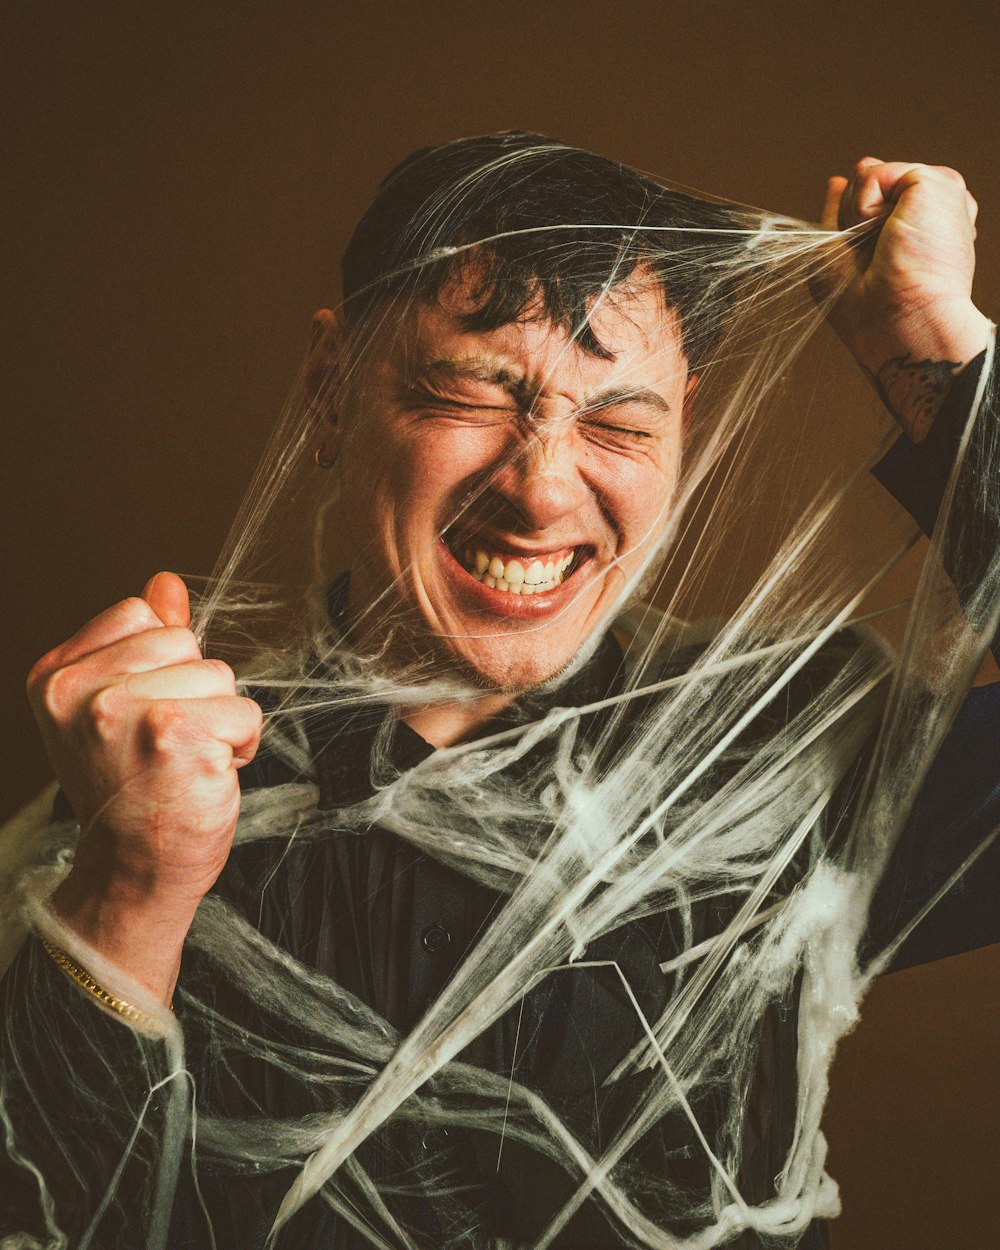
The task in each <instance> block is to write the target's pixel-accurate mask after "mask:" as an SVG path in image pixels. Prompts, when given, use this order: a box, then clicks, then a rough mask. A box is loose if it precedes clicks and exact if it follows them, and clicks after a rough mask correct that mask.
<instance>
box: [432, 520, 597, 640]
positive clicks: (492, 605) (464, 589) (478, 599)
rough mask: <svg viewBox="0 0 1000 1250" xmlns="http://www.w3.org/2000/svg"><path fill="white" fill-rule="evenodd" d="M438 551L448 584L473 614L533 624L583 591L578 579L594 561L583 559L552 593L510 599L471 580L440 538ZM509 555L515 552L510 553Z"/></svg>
mask: <svg viewBox="0 0 1000 1250" xmlns="http://www.w3.org/2000/svg"><path fill="white" fill-rule="evenodd" d="M508 550H509V548H508ZM438 551H439V555H440V557H441V564H442V566H443V568H444V571H445V575H446V577H447V579H448V581H449V582H450V583H451V584H452V586H453V587H454V588H455V591H456V593H457V594H458V595H460V596H461V598H462V599H464V600H465V601H466V602H467V603H468V604H469V605H470V607H471V608H472V610H473V611H478V612H483V613H485V612H488V613H489V614H490V615H491V616H502V617H504V618H506V619H507V620H521V621H537V620H540V619H542V618H544V617H547V616H553V615H554V614H555V613H557V612H559V611H560V610H561V609H562V608H564V607H565V606H566V604H567V603H569V601H570V600H571V599H574V598H575V597H576V596H577V594H578V593H579V591H580V590H581V589H582V588H583V586H584V582H585V580H586V579H583V580H580V579H581V577H582V574H583V573H584V570H585V569H586V568H587V565H589V564H590V563H591V561H592V560H593V558H594V557H593V554H592V553H588V554H587V555H585V556H583V558H582V559H581V561H580V563H579V564H578V565H577V566H576V568H575V569H574V571H573V574H572V576H571V577H568V578H567V579H566V581H564V582H561V583H560V584H559V585H558V586H555V587H553V589H552V590H547V591H545V592H544V594H540V595H513V594H511V593H510V592H509V591H503V590H491V589H490V587H489V586H486V585H484V584H483V583H482V582H480V581H478V580H477V579H476V578H475V577H473V576H472V574H471V573H469V572H467V571H466V569H465V568H464V567H463V566H462V565H461V563H460V562H459V561H458V560H457V559H456V558H455V556H454V555H453V554H452V552H451V548H450V547H449V546H448V544H447V543H446V542H445V540H444V539H443V538H441V539H439V540H438ZM511 554H515V552H513V551H512V552H511ZM532 554H536V553H534V552H533V553H532Z"/></svg>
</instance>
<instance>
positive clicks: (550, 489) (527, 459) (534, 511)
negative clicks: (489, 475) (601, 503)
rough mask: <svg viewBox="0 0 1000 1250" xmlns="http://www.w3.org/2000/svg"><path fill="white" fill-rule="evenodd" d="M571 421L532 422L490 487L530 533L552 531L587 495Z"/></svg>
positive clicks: (577, 508)
mask: <svg viewBox="0 0 1000 1250" xmlns="http://www.w3.org/2000/svg"><path fill="white" fill-rule="evenodd" d="M573 443H574V439H573V437H572V422H565V423H560V424H559V425H558V426H556V425H555V424H554V423H553V426H551V427H548V428H540V427H539V426H534V427H533V428H531V429H530V430H528V431H526V432H525V433H524V434H523V436H522V437H521V438H519V439H518V441H517V443H516V444H515V445H514V446H512V447H510V448H509V450H508V454H507V455H506V457H505V462H504V464H503V466H502V467H501V469H500V471H499V472H498V473H497V475H496V477H495V478H494V480H493V487H494V490H496V491H497V492H498V493H499V494H500V495H502V496H503V498H504V499H505V501H506V502H507V504H508V505H509V506H510V507H511V508H512V509H513V511H514V512H515V513H516V514H517V516H518V517H519V519H520V521H521V524H522V525H523V526H524V528H525V529H526V530H528V531H531V532H533V533H539V532H541V531H542V530H546V529H552V528H553V527H554V526H556V525H557V524H558V523H559V522H560V521H563V520H565V519H566V517H568V516H571V515H572V514H573V513H575V512H577V511H579V510H580V509H581V508H582V506H583V504H584V502H585V500H586V497H587V486H586V483H585V482H584V480H583V478H582V477H581V475H580V471H579V465H578V464H577V460H576V455H575V453H574V448H573Z"/></svg>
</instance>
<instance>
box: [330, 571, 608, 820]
mask: <svg viewBox="0 0 1000 1250" xmlns="http://www.w3.org/2000/svg"><path fill="white" fill-rule="evenodd" d="M349 587H350V574H349V573H341V574H340V575H339V576H338V577H337V578H335V579H334V581H333V582H332V583H331V584H330V586H329V588H328V590H327V593H326V605H327V611H328V614H329V617H330V621H331V623H332V625H333V626H334V628H336V629H338V630H342V629H343V624H344V618H345V615H346V612H347V599H348V591H349ZM623 685H624V657H623V654H622V649H621V647H620V646H619V645H618V643H617V642H616V641H615V639H614V637H613V636H612V634H610V633H608V634H606V635H605V637H604V638H603V639H602V640H601V642H600V643H599V645H598V646H597V648H596V649H595V651H594V654H593V655H592V656H591V657H590V658H589V659H588V660H587V662H586V663H585V664H583V665H581V666H580V668H579V669H578V670H577V671H576V672H575V673H573V674H572V676H570V677H569V678H567V679H566V680H565V681H564V682H562V683H561V684H559V685H557V686H555V687H554V688H551V689H550V688H545V689H543V690H540V691H537V692H530V693H528V694H526V695H524V696H523V697H522V698H519V699H517V700H515V701H514V703H513V704H512V705H511V706H510V707H509V708H507V709H505V711H504V712H503V713H502V714H501V715H500V716H498V717H496V718H495V719H494V720H492V721H491V722H490V723H489V724H488V725H485V726H483V729H482V735H483V736H486V735H487V734H490V733H495V732H496V731H497V730H501V729H506V728H510V727H513V726H516V725H518V724H524V723H527V722H528V721H532V720H537V719H538V718H539V717H541V716H543V715H544V714H545V713H546V712H547V711H549V710H550V709H551V708H554V707H581V706H584V705H586V704H589V703H595V702H598V701H600V700H601V699H605V698H608V697H610V696H613V695H615V694H618V693H620V691H621V690H622V687H623ZM600 719H601V718H598V721H599V720H600ZM598 721H595V724H596V723H598ZM306 733H307V736H308V738H309V742H310V745H311V747H312V752H313V757H314V761H315V767H316V780H317V783H318V786H319V804H318V805H319V807H320V809H321V810H329V809H330V808H337V807H347V806H350V805H351V804H353V803H358V802H361V801H362V800H364V799H366V798H369V797H370V796H371V795H372V794H373V793H374V792H375V790H376V789H378V787H379V786H381V785H385V784H387V783H388V782H389V781H391V780H392V778H393V777H394V776H396V775H398V774H399V773H401V772H407V771H408V770H409V769H411V768H415V767H416V765H417V764H419V763H421V762H422V761H423V760H425V759H427V758H428V756H430V755H432V754H433V753H434V750H435V748H434V747H433V746H432V745H431V744H430V743H429V742H427V741H425V740H424V739H423V738H422V737H421V736H420V735H419V734H418V733H417V732H416V731H415V730H413V729H411V728H410V726H409V725H407V724H406V722H405V721H402V720H400V719H399V718H398V717H396V716H393V715H391V714H390V712H389V709H388V708H387V707H386V706H385V705H377V704H376V705H368V706H365V707H361V708H350V709H332V710H330V711H327V712H323V713H321V714H318V715H317V716H315V717H313V718H311V720H310V723H309V725H308V727H307V730H306Z"/></svg>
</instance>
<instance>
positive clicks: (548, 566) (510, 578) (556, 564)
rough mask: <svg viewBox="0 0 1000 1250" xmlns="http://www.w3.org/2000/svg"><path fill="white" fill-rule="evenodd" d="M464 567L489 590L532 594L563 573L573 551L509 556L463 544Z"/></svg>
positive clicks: (551, 584) (552, 583) (557, 580)
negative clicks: (541, 557) (545, 557)
mask: <svg viewBox="0 0 1000 1250" xmlns="http://www.w3.org/2000/svg"><path fill="white" fill-rule="evenodd" d="M462 554H463V559H462V563H463V565H464V566H465V568H466V571H467V572H469V573H471V574H472V576H473V577H474V578H476V580H477V581H480V582H482V583H483V585H484V586H489V587H490V589H491V590H509V591H511V592H512V593H513V594H515V595H534V594H538V593H539V592H540V591H545V590H552V588H553V587H555V586H558V585H559V583H560V582H561V581H562V580H563V578H564V577H565V576H566V570H567V569H568V568H569V566H570V565H571V564H572V562H573V554H574V553H573V552H569V554H568V555H564V556H560V557H558V558H557V559H554V560H553V559H550V560H544V561H543V560H530V559H517V558H515V559H512V560H504V558H503V557H502V556H499V555H490V554H489V553H488V552H486V551H483V550H482V549H481V548H479V547H466V548H465V551H464V552H463V553H462Z"/></svg>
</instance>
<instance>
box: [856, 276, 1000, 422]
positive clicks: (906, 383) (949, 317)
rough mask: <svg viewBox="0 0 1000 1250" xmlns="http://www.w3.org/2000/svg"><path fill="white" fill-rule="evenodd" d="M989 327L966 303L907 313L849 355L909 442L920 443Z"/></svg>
mask: <svg viewBox="0 0 1000 1250" xmlns="http://www.w3.org/2000/svg"><path fill="white" fill-rule="evenodd" d="M992 331H993V327H992V323H991V322H990V320H989V318H987V317H985V316H984V315H983V314H982V313H981V312H980V311H979V310H978V309H977V308H976V307H975V305H974V304H972V302H971V301H964V302H963V303H961V304H960V305H952V306H949V307H948V308H944V307H941V306H940V304H938V305H935V307H934V308H933V309H924V310H922V311H921V312H911V313H910V314H909V315H908V316H905V317H903V316H901V317H900V318H899V319H898V320H895V321H889V322H886V323H883V324H882V325H881V326H880V327H879V330H878V332H877V333H875V334H872V335H870V336H868V335H866V336H864V338H863V340H862V344H861V346H860V347H859V350H857V351H856V352H855V356H856V357H857V359H858V361H859V363H860V364H861V365H862V367H863V368H864V369H865V371H866V372H867V373H868V374H869V376H870V377H871V379H872V382H873V384H874V386H875V389H876V390H877V391H878V394H879V397H880V398H881V399H882V401H883V403H884V404H885V406H886V407H887V408H888V410H889V412H890V413H891V414H892V415H893V417H895V419H896V420H897V421H898V422H899V424H900V425H901V426H902V428H903V430H904V431H905V432H906V434H907V435H908V436H909V437H910V439H911V440H912V441H914V442H920V441H921V439H923V438H924V437H926V435H927V433H928V432H929V430H930V428H931V425H932V424H933V422H934V419H935V417H936V416H937V414H938V412H939V411H940V409H941V407H942V405H943V404H944V403H945V401H946V400H947V398H948V396H949V394H950V393H951V390H952V388H953V386H954V384H955V380H956V379H957V378H958V376H959V375H960V374H961V372H962V370H963V369H964V368H965V367H966V365H968V364H969V362H970V361H972V360H974V359H975V358H976V357H977V356H978V355H980V353H981V352H982V351H983V350H984V349H985V348H986V347H987V346H988V344H989V342H990V337H991V335H992Z"/></svg>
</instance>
